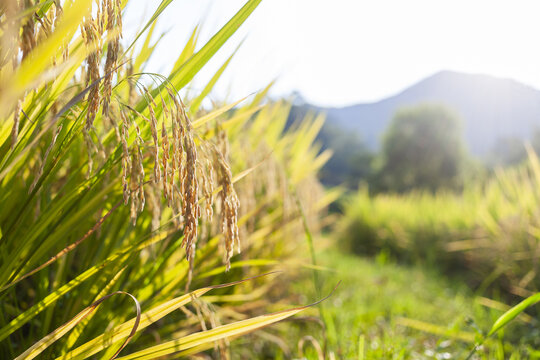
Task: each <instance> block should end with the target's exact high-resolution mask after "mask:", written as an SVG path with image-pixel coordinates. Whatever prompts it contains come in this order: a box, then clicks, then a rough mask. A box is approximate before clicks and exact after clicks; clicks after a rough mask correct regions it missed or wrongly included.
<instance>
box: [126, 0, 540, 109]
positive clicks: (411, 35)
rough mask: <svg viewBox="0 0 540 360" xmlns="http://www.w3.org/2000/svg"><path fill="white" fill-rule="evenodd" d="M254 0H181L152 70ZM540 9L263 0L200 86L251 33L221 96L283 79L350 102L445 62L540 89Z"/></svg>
mask: <svg viewBox="0 0 540 360" xmlns="http://www.w3.org/2000/svg"><path fill="white" fill-rule="evenodd" d="M158 3H159V2H158V1H144V0H136V1H135V3H134V4H133V5H132V8H131V9H130V8H128V15H129V17H128V19H127V23H126V26H127V27H133V28H134V27H136V26H140V24H141V15H142V14H144V15H145V16H146V18H148V17H149V16H151V14H152V12H153V10H154V9H153V8H152V6H157V4H158ZM244 3H245V0H196V1H193V0H175V1H174V2H173V3H172V4H171V5H170V8H169V9H168V10H167V11H166V13H165V14H164V16H163V17H162V18H161V20H160V23H159V26H160V28H159V29H160V31H165V30H169V32H168V34H167V35H166V36H165V37H164V38H163V39H162V42H161V45H160V46H159V47H158V49H157V53H156V56H155V57H154V58H153V59H152V61H151V63H150V64H149V66H150V67H149V70H161V71H162V72H166V71H167V70H169V69H170V67H171V66H172V63H174V61H175V60H176V57H177V56H178V54H179V53H180V51H181V49H182V47H183V45H184V44H185V42H186V40H187V38H188V36H189V34H190V32H191V29H192V28H193V27H194V26H195V25H196V24H197V23H200V22H202V23H203V30H202V33H201V40H207V39H209V38H210V37H211V35H212V34H213V33H215V32H216V31H217V30H218V29H219V28H220V27H221V26H222V25H223V24H225V22H226V21H227V20H228V19H229V18H230V17H231V16H232V15H234V13H235V12H236V11H237V10H238V9H240V7H241V6H242V5H243V4H244ZM145 7H149V8H148V9H145ZM134 14H136V15H134ZM539 16H540V1H539V0H513V1H507V0H506V1H499V0H474V1H473V0H447V1H442V0H407V1H403V0H369V1H368V0H333V1H329V0H263V1H262V3H261V5H259V7H258V8H257V9H256V10H255V12H254V13H253V14H252V17H251V18H250V19H248V21H246V23H244V25H243V26H242V28H240V31H239V32H238V33H237V34H235V36H234V37H233V38H231V39H230V42H229V43H228V44H227V46H226V47H224V48H223V49H221V50H220V53H219V55H218V56H217V57H216V58H215V59H213V60H212V61H211V62H210V63H209V64H208V65H207V67H205V69H204V71H203V73H202V74H201V76H200V77H199V78H198V82H196V83H195V86H194V87H195V89H194V91H197V84H201V86H202V84H204V80H205V79H208V78H209V77H210V76H211V75H212V74H213V72H214V71H215V70H216V69H217V68H218V67H219V66H220V65H221V63H223V62H224V61H225V59H226V58H227V56H228V55H229V54H230V53H231V52H232V51H233V50H234V49H235V48H236V46H237V45H238V43H239V42H240V41H241V40H242V39H244V38H245V42H244V43H243V44H242V47H241V49H240V51H239V52H238V53H237V54H236V56H235V58H234V59H233V61H232V63H231V64H230V66H229V68H228V70H227V72H226V73H225V74H224V76H223V78H222V80H220V83H218V85H217V87H216V89H215V91H214V92H213V93H212V96H213V97H214V98H218V99H223V98H225V97H227V96H228V99H230V100H233V99H239V98H242V97H244V96H246V95H248V94H249V93H252V92H254V91H257V90H259V89H261V88H263V87H264V86H265V85H266V84H267V83H269V82H270V81H271V80H272V79H274V78H277V79H278V82H277V83H276V85H275V86H274V88H273V92H272V95H274V96H286V95H289V94H290V93H291V92H292V91H294V90H297V91H299V92H300V93H301V94H302V96H303V97H304V98H305V99H306V100H307V101H309V102H311V103H314V104H318V105H326V106H342V105H348V104H354V103H358V102H367V101H375V100H379V99H381V98H384V97H386V96H389V95H392V94H394V93H396V92H398V91H400V90H402V89H404V88H406V87H407V86H409V85H412V84H413V83H415V82H417V81H419V80H421V79H422V78H424V77H426V76H429V75H431V74H433V73H435V72H437V71H439V70H455V71H462V72H470V73H484V74H489V75H494V76H497V77H506V78H513V79H515V80H518V81H520V82H523V83H526V84H528V85H532V86H533V87H536V88H539V89H540V20H539V19H540V17H539Z"/></svg>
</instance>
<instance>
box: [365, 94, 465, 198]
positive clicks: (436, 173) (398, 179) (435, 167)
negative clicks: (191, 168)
mask: <svg viewBox="0 0 540 360" xmlns="http://www.w3.org/2000/svg"><path fill="white" fill-rule="evenodd" d="M460 122H461V121H460V119H459V117H458V115H457V114H456V113H455V112H453V111H452V110H450V109H448V108H446V107H445V106H443V105H437V104H423V105H418V106H414V107H408V108H403V109H400V110H398V111H397V112H396V114H395V115H394V118H393V119H392V122H391V123H390V125H389V127H388V129H387V130H386V133H385V135H384V137H383V143H382V149H381V154H380V157H379V159H378V172H377V174H378V175H377V177H376V183H375V184H374V186H375V188H376V189H377V188H378V190H386V191H397V192H403V191H408V190H411V189H414V188H422V189H429V190H436V189H438V188H440V187H454V186H456V185H457V184H458V182H459V175H460V173H461V170H462V167H463V160H464V146H463V140H462V134H461V126H460Z"/></svg>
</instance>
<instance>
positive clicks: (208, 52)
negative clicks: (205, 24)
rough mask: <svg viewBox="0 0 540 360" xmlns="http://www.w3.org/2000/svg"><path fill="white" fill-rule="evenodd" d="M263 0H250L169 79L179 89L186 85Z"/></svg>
mask: <svg viewBox="0 0 540 360" xmlns="http://www.w3.org/2000/svg"><path fill="white" fill-rule="evenodd" d="M260 2H261V0H249V1H247V2H246V4H245V5H244V6H243V7H242V8H241V9H240V10H239V11H238V12H237V13H236V14H235V15H234V16H233V17H232V18H231V19H230V20H229V21H228V22H227V24H225V25H224V26H223V27H222V28H221V29H220V30H219V31H218V32H217V33H216V34H215V35H214V36H213V37H212V38H211V39H210V40H208V42H207V43H206V44H205V45H204V46H203V47H202V49H201V50H199V51H197V53H195V54H194V55H193V56H192V57H191V58H190V59H189V60H188V61H187V62H186V63H185V64H184V65H182V66H181V67H180V68H179V69H178V70H177V71H175V72H173V73H172V74H171V76H170V77H169V80H171V82H172V83H173V84H174V86H175V87H176V88H177V89H182V88H183V87H184V86H186V85H187V84H188V83H189V82H190V81H191V80H192V79H193V77H194V76H195V75H196V74H197V73H198V72H199V70H200V69H201V68H202V67H203V66H204V65H205V64H206V63H207V62H208V60H210V59H211V58H212V56H214V54H215V53H216V52H217V51H218V50H219V49H220V48H221V47H222V46H223V44H225V42H226V41H227V40H228V39H229V38H230V37H231V36H232V35H233V34H234V33H235V32H236V30H238V28H239V27H240V25H242V24H243V23H244V21H246V19H247V18H248V17H249V15H251V13H252V12H253V11H254V10H255V9H256V8H257V6H258V5H259V3H260Z"/></svg>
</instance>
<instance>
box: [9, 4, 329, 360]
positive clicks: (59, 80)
mask: <svg viewBox="0 0 540 360" xmlns="http://www.w3.org/2000/svg"><path fill="white" fill-rule="evenodd" d="M170 2H171V0H163V1H162V2H161V3H160V4H159V5H158V6H157V8H156V9H155V12H154V13H153V15H152V16H151V17H150V19H149V20H148V22H147V23H146V24H145V25H144V26H143V28H142V29H141V31H140V32H139V33H138V34H137V35H136V36H135V38H134V39H122V12H123V11H124V8H125V6H126V4H127V1H120V0H103V1H101V2H99V1H92V0H73V1H59V0H54V1H53V0H47V1H39V2H38V1H32V0H24V1H15V0H8V1H5V2H3V3H2V4H1V5H0V29H1V48H0V65H1V68H0V204H1V206H0V357H2V358H17V359H31V358H34V357H37V356H39V357H42V358H59V359H84V358H89V357H93V358H95V357H96V356H99V357H101V358H108V359H112V358H116V357H117V358H122V359H132V358H137V359H153V358H156V357H161V356H169V357H171V358H177V357H181V356H186V355H189V354H194V353H198V352H201V351H205V350H208V349H210V350H209V351H214V352H215V354H216V356H218V357H220V358H228V357H229V356H230V353H229V341H230V340H231V339H234V338H236V337H239V336H241V335H243V334H246V333H248V332H252V331H254V330H256V329H259V328H261V327H263V326H267V325H269V324H271V323H274V322H277V321H279V320H282V319H284V318H287V317H290V316H292V315H294V314H296V313H298V312H300V311H302V310H303V309H304V308H305V307H297V308H293V309H290V306H287V305H285V304H281V303H280V301H281V300H280V299H283V301H285V302H288V301H290V300H291V299H290V298H288V294H287V293H286V291H285V289H284V288H283V287H282V286H276V284H278V283H279V281H278V280H274V279H275V277H276V276H277V274H276V273H271V272H272V271H274V270H276V269H282V268H284V267H285V265H286V263H288V264H292V265H290V266H297V265H295V264H297V263H298V261H286V259H288V258H289V259H293V258H298V257H299V256H298V253H301V252H302V251H300V252H299V249H302V248H303V246H305V244H304V242H303V241H301V237H302V236H303V234H304V232H303V231H304V230H303V225H302V222H301V221H300V220H301V213H300V210H299V209H298V208H297V206H296V204H297V201H296V200H298V203H300V204H301V205H302V207H303V209H304V210H305V211H304V218H305V220H306V221H307V222H308V223H309V224H310V227H311V229H312V230H313V231H316V230H317V229H318V224H319V222H318V221H317V219H318V216H319V214H320V212H321V210H322V209H324V207H325V206H326V205H327V203H328V201H330V200H331V199H332V196H331V195H330V196H325V195H324V191H323V189H322V188H321V186H320V185H319V183H318V182H317V180H316V177H315V175H316V172H317V170H318V169H319V168H320V167H321V166H322V165H323V164H324V161H325V160H326V159H327V158H328V154H326V153H323V154H320V155H319V154H318V149H317V148H316V147H314V146H313V140H314V138H315V136H316V133H317V131H318V130H319V129H320V125H321V119H314V118H308V119H306V120H305V121H304V122H303V123H302V125H299V126H297V127H296V128H294V129H292V130H289V131H287V132H286V133H284V128H285V122H286V119H287V114H288V111H289V109H290V106H289V105H288V104H287V103H285V102H277V103H267V104H266V105H264V102H265V100H264V99H265V96H266V93H267V91H268V89H269V87H267V88H265V89H264V90H262V91H261V92H260V93H258V94H256V95H254V96H252V97H251V98H249V99H242V100H239V101H237V102H235V103H232V104H216V105H215V106H214V107H213V108H205V107H203V106H201V104H202V103H203V100H204V98H205V97H206V96H207V95H208V94H209V92H210V91H211V89H212V86H213V85H214V84H215V83H216V82H217V80H218V79H219V77H220V75H221V73H222V72H223V69H224V67H226V66H227V64H228V61H229V60H228V61H227V62H226V63H225V64H224V65H223V67H222V68H221V69H220V70H219V71H218V72H217V73H216V74H215V75H214V77H213V78H212V79H211V80H210V81H209V83H208V84H207V85H206V87H205V88H204V90H203V91H202V92H201V93H200V94H197V95H191V96H188V95H185V96H184V97H182V96H181V94H185V92H182V90H183V89H185V87H186V86H187V85H188V84H189V83H190V81H191V80H192V79H193V78H194V77H195V76H196V75H197V73H198V72H199V71H200V70H201V69H202V68H203V66H204V65H205V64H206V63H207V62H208V60H209V59H210V58H211V57H212V56H213V55H214V54H215V53H216V52H217V51H218V50H219V48H220V47H221V46H222V45H223V44H224V43H225V42H226V41H227V39H228V38H229V37H230V36H231V35H232V34H233V33H234V32H235V31H236V30H237V29H238V28H239V26H240V25H241V24H242V23H243V22H244V21H245V19H246V18H247V17H248V16H249V15H250V14H251V13H252V12H253V11H254V10H255V9H256V7H257V5H258V4H259V2H260V0H249V1H247V2H246V3H245V5H244V6H243V7H242V8H241V9H239V11H238V12H237V13H236V14H235V15H234V16H233V17H232V18H231V19H230V20H229V22H228V23H227V24H226V25H224V26H223V27H222V28H221V29H220V30H219V31H218V32H217V33H216V34H215V35H214V36H213V37H212V38H211V39H209V40H208V41H207V42H206V43H204V44H199V43H198V30H197V29H195V30H194V31H193V33H192V34H191V36H190V37H189V39H188V40H187V43H186V45H185V47H184V48H183V49H182V50H181V51H180V54H179V56H178V59H177V60H176V62H175V65H174V67H173V69H172V71H171V72H170V74H168V75H166V76H164V75H159V74H152V73H145V72H144V64H145V63H146V62H147V60H148V58H149V56H150V55H151V52H152V51H153V49H154V47H155V44H154V43H152V33H153V30H154V28H155V27H154V26H155V23H156V21H157V20H158V18H159V15H160V14H161V13H162V12H164V11H167V10H166V8H167V6H168V5H169V3H170ZM136 41H143V43H142V45H140V46H134V44H135V42H136ZM135 49H137V50H135ZM293 194H296V197H295V196H293ZM294 239H300V240H298V241H294ZM291 240H293V241H291ZM287 266H289V265H287ZM242 279H244V280H242ZM246 302H247V303H246ZM249 304H251V305H249ZM287 308H288V309H289V310H284V309H287ZM266 311H275V312H273V313H271V314H267V315H264V313H265V312H266ZM254 341H255V340H254ZM212 349H213V350H212Z"/></svg>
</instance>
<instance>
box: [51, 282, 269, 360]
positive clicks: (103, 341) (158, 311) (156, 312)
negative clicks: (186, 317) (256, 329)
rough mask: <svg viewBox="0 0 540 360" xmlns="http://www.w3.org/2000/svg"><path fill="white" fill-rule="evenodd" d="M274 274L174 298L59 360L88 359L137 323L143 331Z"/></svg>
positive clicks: (122, 336)
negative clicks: (211, 294) (197, 302)
mask: <svg viewBox="0 0 540 360" xmlns="http://www.w3.org/2000/svg"><path fill="white" fill-rule="evenodd" d="M270 274H273V273H267V274H263V275H260V276H256V277H253V278H249V279H243V280H239V281H235V282H231V283H226V284H221V285H214V286H208V287H205V288H201V289H197V290H194V291H192V292H190V293H187V294H184V295H182V296H179V297H177V298H174V299H172V300H169V301H167V302H164V303H163V304H160V305H158V306H156V307H154V308H153V309H151V310H148V311H146V312H144V313H143V314H142V316H141V320H140V323H139V321H138V319H132V320H129V321H127V322H125V323H123V324H121V325H118V326H117V327H115V328H114V329H112V330H111V331H110V332H108V333H106V334H103V335H100V336H98V337H96V338H94V339H93V340H91V341H89V342H87V343H85V344H83V345H81V346H79V347H78V348H76V349H75V350H73V351H70V352H69V353H67V354H66V355H64V356H62V357H60V358H58V360H59V359H86V358H87V357H89V356H92V355H94V354H96V353H98V352H100V351H101V350H103V349H104V348H105V347H106V346H107V345H112V344H114V343H116V342H118V341H120V340H122V339H124V338H126V337H127V336H128V335H129V330H130V329H132V328H133V326H134V324H135V322H137V323H138V329H139V330H143V329H145V328H146V327H148V326H149V325H151V324H153V323H155V322H156V321H158V320H159V319H161V318H163V317H165V316H167V315H168V314H170V313H171V312H173V311H175V310H177V309H179V308H180V307H182V306H184V305H186V304H187V303H189V302H191V301H192V300H193V299H194V298H198V297H201V296H202V295H204V294H206V293H207V292H208V291H210V290H213V289H222V288H226V287H229V286H234V285H238V284H241V283H243V282H246V281H249V280H252V279H254V278H258V277H261V276H265V275H270Z"/></svg>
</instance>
